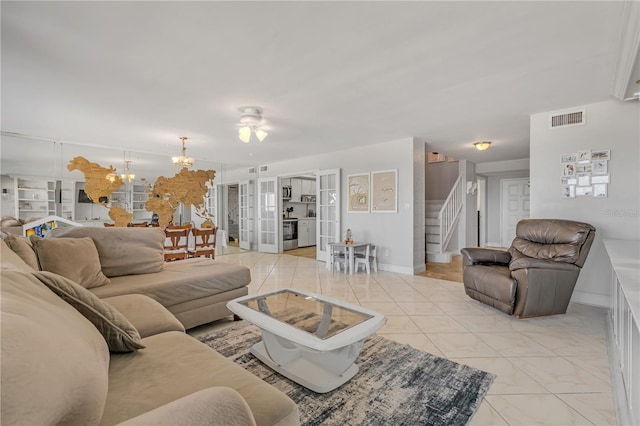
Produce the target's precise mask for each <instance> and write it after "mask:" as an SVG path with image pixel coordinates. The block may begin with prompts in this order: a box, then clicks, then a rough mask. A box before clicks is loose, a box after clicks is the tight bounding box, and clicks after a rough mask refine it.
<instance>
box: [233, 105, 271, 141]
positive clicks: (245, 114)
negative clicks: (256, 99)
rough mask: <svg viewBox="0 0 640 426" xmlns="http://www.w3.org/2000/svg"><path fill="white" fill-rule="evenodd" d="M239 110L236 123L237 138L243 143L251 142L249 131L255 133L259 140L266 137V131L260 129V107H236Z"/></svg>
mask: <svg viewBox="0 0 640 426" xmlns="http://www.w3.org/2000/svg"><path fill="white" fill-rule="evenodd" d="M238 111H240V122H239V123H238V126H240V127H239V128H238V138H240V140H241V141H242V142H244V143H249V142H251V133H252V132H253V133H254V134H255V135H256V138H258V140H259V141H260V142H262V141H263V140H264V138H266V137H267V135H268V133H267V132H265V131H264V130H263V129H262V108H259V107H255V106H246V107H240V108H238Z"/></svg>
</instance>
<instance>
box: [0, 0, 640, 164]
mask: <svg viewBox="0 0 640 426" xmlns="http://www.w3.org/2000/svg"><path fill="white" fill-rule="evenodd" d="M623 17H624V3H622V2H482V1H472V2H267V1H263V2H55V1H54V2H8V1H2V3H1V19H2V21H1V24H2V25H1V31H2V33H1V36H2V41H1V42H2V64H1V67H2V68H1V71H2V74H1V84H2V87H1V89H2V94H1V101H2V122H1V124H2V131H3V132H15V133H20V134H24V135H31V136H38V137H44V138H51V139H55V140H58V141H63V142H68V143H78V144H89V145H95V146H104V147H110V148H117V149H121V150H133V151H137V152H142V153H153V154H156V155H169V156H170V155H177V154H178V153H179V148H180V141H179V139H178V138H179V136H183V135H184V136H188V137H189V140H188V141H187V155H189V156H194V157H196V158H197V159H203V160H208V161H217V162H227V163H235V164H250V165H256V164H268V163H272V162H275V161H279V160H283V159H292V158H296V157H302V156H309V155H314V154H318V153H323V152H332V151H338V150H341V149H345V148H348V147H351V146H359V145H367V144H375V143H379V142H385V141H390V140H395V139H399V138H406V137H412V136H414V137H418V138H422V139H424V140H425V141H426V142H427V144H428V147H429V149H430V150H433V151H439V152H444V153H446V154H448V155H451V156H454V157H458V158H464V159H469V160H471V161H475V162H486V161H499V160H510V159H518V158H527V157H528V156H529V116H530V115H531V114H535V113H538V112H545V111H552V110H560V109H563V108H568V107H573V106H577V105H582V104H586V103H592V102H599V101H603V100H606V99H609V98H611V92H612V81H613V78H614V70H615V65H616V58H617V53H618V52H617V50H618V43H619V39H620V31H621V28H622V26H623ZM636 65H637V61H636ZM634 81H635V80H634ZM245 105H257V106H260V107H262V108H263V109H264V114H263V115H264V118H265V120H266V124H265V127H266V129H267V131H268V132H269V136H268V137H267V138H266V140H265V141H264V142H262V143H258V142H252V143H250V144H244V143H242V142H240V141H239V140H238V137H237V122H238V119H239V112H238V111H237V108H238V107H241V106H245ZM5 134H6V133H5ZM478 140H491V141H493V145H492V146H491V149H489V150H488V151H485V152H477V151H475V150H474V148H473V146H472V143H473V142H475V141H478ZM24 143H28V142H24ZM24 143H23V144H20V149H21V150H24V146H25V145H24ZM5 149H7V148H3V150H5ZM23 152H24V151H23ZM3 154H4V152H3Z"/></svg>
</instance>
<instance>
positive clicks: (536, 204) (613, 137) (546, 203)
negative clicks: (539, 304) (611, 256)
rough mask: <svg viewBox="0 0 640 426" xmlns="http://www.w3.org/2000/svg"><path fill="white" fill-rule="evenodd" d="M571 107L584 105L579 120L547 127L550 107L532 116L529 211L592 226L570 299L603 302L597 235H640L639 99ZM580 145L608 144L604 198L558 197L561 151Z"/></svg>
mask: <svg viewBox="0 0 640 426" xmlns="http://www.w3.org/2000/svg"><path fill="white" fill-rule="evenodd" d="M576 108H585V110H586V120H585V124H584V125H581V126H574V127H566V128H559V129H554V130H550V129H549V128H548V124H547V120H548V116H549V113H540V114H535V115H532V116H531V148H530V150H531V157H530V158H531V217H532V218H558V219H570V220H577V221H582V222H587V223H590V224H592V225H593V226H595V227H596V229H597V231H596V239H595V241H594V244H593V246H592V248H591V252H590V254H589V257H588V258H587V262H586V264H585V266H584V268H583V269H582V272H581V274H580V278H579V279H578V284H577V287H576V291H575V292H574V297H573V300H575V301H579V302H582V303H588V304H596V305H601V306H607V305H608V303H609V286H608V282H609V276H608V273H609V272H608V271H609V268H608V260H607V255H606V252H605V250H604V246H603V244H602V239H603V238H605V239H606V238H619V239H626V240H640V195H639V191H638V188H639V185H640V172H639V170H640V149H639V143H638V141H639V140H640V129H639V122H640V120H639V119H640V103H638V102H637V101H632V102H621V101H616V100H611V101H605V102H599V103H595V104H589V105H586V106H580V107H576ZM583 149H611V160H610V161H609V172H610V178H611V183H610V184H609V188H608V189H609V196H608V198H592V197H580V198H574V199H563V198H561V197H560V155H561V154H566V153H571V152H576V151H577V150H583Z"/></svg>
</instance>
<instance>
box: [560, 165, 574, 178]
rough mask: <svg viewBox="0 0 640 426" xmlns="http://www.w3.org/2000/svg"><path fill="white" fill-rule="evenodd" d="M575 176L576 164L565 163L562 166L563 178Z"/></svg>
mask: <svg viewBox="0 0 640 426" xmlns="http://www.w3.org/2000/svg"><path fill="white" fill-rule="evenodd" d="M575 174H576V164H575V163H564V164H563V165H562V176H575Z"/></svg>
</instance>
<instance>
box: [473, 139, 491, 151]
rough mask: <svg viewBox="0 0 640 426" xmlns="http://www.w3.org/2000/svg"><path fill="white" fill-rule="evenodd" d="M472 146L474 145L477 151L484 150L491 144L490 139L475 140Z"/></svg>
mask: <svg viewBox="0 0 640 426" xmlns="http://www.w3.org/2000/svg"><path fill="white" fill-rule="evenodd" d="M473 146H475V147H476V149H477V150H478V151H486V150H487V149H489V147H490V146H491V142H490V141H482V142H476V143H474V144H473Z"/></svg>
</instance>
